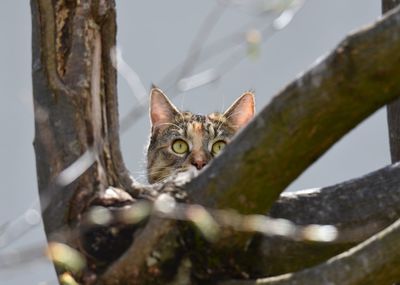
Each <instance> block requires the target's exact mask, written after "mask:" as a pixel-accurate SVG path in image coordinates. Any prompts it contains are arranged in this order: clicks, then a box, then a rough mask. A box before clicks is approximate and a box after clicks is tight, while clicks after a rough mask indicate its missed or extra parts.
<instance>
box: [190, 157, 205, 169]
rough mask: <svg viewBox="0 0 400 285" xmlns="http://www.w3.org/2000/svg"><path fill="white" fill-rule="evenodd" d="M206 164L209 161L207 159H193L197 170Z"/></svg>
mask: <svg viewBox="0 0 400 285" xmlns="http://www.w3.org/2000/svg"><path fill="white" fill-rule="evenodd" d="M206 164H207V162H206V161H205V160H203V159H195V160H192V165H193V166H194V167H196V168H197V170H200V169H202V168H203V167H204V166H206Z"/></svg>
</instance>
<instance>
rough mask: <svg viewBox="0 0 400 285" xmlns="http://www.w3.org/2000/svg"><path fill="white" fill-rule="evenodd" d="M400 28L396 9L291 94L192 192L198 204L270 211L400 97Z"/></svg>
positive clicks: (256, 121) (272, 105)
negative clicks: (303, 175)
mask: <svg viewBox="0 0 400 285" xmlns="http://www.w3.org/2000/svg"><path fill="white" fill-rule="evenodd" d="M399 27H400V12H399V9H395V10H394V11H393V12H391V13H389V14H388V15H387V16H385V17H384V18H382V19H381V20H379V21H378V22H377V23H376V24H374V25H372V26H370V27H368V28H364V29H363V30H361V31H359V32H357V33H354V34H352V35H350V36H349V37H348V38H347V39H345V40H344V41H343V42H342V43H341V44H339V46H338V47H337V48H336V49H335V50H334V51H333V52H332V53H331V54H330V55H329V56H327V57H326V58H325V59H324V60H323V61H322V62H320V63H318V64H317V65H316V66H314V67H313V68H312V69H311V70H309V71H308V72H306V73H305V74H304V75H302V76H301V77H299V78H298V79H297V80H295V81H294V82H292V83H291V84H290V85H289V86H287V87H286V88H285V89H284V90H283V91H282V92H280V94H279V95H278V96H276V97H275V98H274V99H273V100H272V102H271V103H270V104H269V105H268V106H267V107H266V108H264V109H263V110H262V111H261V112H260V113H259V114H258V115H257V116H256V118H255V119H254V120H253V121H252V122H250V124H249V125H248V126H247V127H246V128H245V129H244V130H243V131H241V132H240V133H239V134H238V135H237V136H236V138H235V140H233V141H232V142H231V143H230V144H229V145H228V146H227V147H226V150H225V152H224V153H223V154H222V155H221V156H220V157H218V158H216V159H215V160H214V161H213V163H212V164H211V165H210V167H209V168H207V169H205V171H204V173H202V175H200V176H199V177H197V178H196V179H194V180H193V181H192V182H191V183H190V184H189V185H188V187H187V190H188V191H189V193H190V195H191V198H192V201H193V202H196V203H200V204H202V205H204V206H208V207H214V208H233V209H237V210H238V211H240V212H243V213H262V212H265V211H266V210H268V209H269V208H270V207H271V205H272V203H273V202H274V201H275V200H276V199H277V197H278V196H279V193H280V192H282V191H283V190H284V188H285V187H286V186H287V185H288V184H289V183H290V182H292V181H293V180H294V179H295V178H296V177H297V176H298V175H299V174H301V172H302V171H304V169H306V168H307V167H308V166H309V165H310V164H312V163H313V162H314V161H315V160H316V159H317V158H318V157H319V156H321V155H322V154H323V153H324V152H325V151H326V150H327V149H328V148H329V147H330V146H332V144H334V143H335V142H336V141H337V140H339V139H340V138H341V137H342V136H343V135H344V134H346V133H347V132H348V131H349V130H351V129H352V128H353V127H354V126H356V125H357V124H358V123H359V122H361V121H362V120H363V119H365V118H366V117H367V116H369V115H370V114H372V113H373V112H374V111H376V110H377V109H378V108H380V107H382V106H383V105H384V104H386V103H388V102H390V101H392V100H393V99H395V98H396V96H397V95H399V94H400V64H399V61H400V29H399Z"/></svg>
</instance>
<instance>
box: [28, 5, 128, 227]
mask: <svg viewBox="0 0 400 285" xmlns="http://www.w3.org/2000/svg"><path fill="white" fill-rule="evenodd" d="M89 2H90V1H78V2H76V3H75V2H74V1H64V0H57V1H51V0H32V1H31V8H32V49H33V56H32V76H33V96H34V108H35V142H34V145H35V152H36V166H37V172H38V184H39V192H40V196H41V200H42V207H43V211H44V213H43V219H44V225H45V228H46V232H47V233H48V234H50V233H52V232H54V231H55V230H56V229H58V228H60V227H61V226H63V225H65V224H67V223H69V222H71V221H75V220H76V217H77V216H79V215H80V214H81V213H82V211H83V209H85V208H86V207H87V205H88V204H89V203H90V200H92V199H94V197H96V196H98V195H101V193H102V192H104V189H105V188H106V187H108V186H109V185H113V186H117V187H124V188H126V189H129V188H130V187H131V185H130V184H132V182H130V181H129V180H130V179H129V177H128V175H127V171H126V170H125V168H124V166H123V161H122V158H121V154H120V151H119V136H118V112H117V103H116V102H117V99H116V83H115V82H116V73H115V70H114V68H112V64H111V60H110V54H111V53H112V47H114V46H115V36H116V35H115V25H116V23H115V4H114V2H113V1H93V3H92V4H89ZM90 150H91V151H92V153H94V155H92V156H88V160H90V161H89V165H90V164H92V166H91V167H90V169H89V170H88V171H86V172H85V173H84V174H83V175H81V176H80V177H79V179H77V180H76V181H75V182H73V183H70V184H69V185H67V186H65V187H64V189H61V188H63V187H61V186H62V185H60V183H58V182H59V181H56V178H57V177H58V175H59V174H60V173H61V172H62V171H63V170H64V169H65V168H67V167H68V166H69V165H71V164H72V163H73V162H75V161H76V160H77V159H78V158H79V157H81V155H82V154H84V153H85V152H88V151H90ZM49 199H51V201H52V203H48V200H49ZM55 201H57V202H55ZM47 206H48V207H47Z"/></svg>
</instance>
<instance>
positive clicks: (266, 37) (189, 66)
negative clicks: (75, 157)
mask: <svg viewBox="0 0 400 285" xmlns="http://www.w3.org/2000/svg"><path fill="white" fill-rule="evenodd" d="M287 2H289V1H280V2H278V1H261V0H252V1H230V3H229V5H227V3H228V1H216V0H208V1H176V0H170V1H160V0H159V1H153V0H152V1H150V0H149V1H140V2H139V1H128V0H118V1H117V13H118V49H119V53H120V55H121V57H120V58H119V69H120V71H121V75H120V76H119V96H120V97H119V100H120V116H121V118H123V117H125V116H126V115H127V114H129V112H130V110H131V109H132V108H133V107H135V106H140V104H142V105H143V107H142V108H147V107H145V105H146V103H144V102H145V101H144V100H145V99H146V97H147V92H148V90H149V88H150V86H151V84H152V83H154V84H156V85H158V86H159V87H161V88H162V89H164V90H165V93H166V94H167V95H169V96H170V97H173V102H174V103H175V104H176V106H177V107H178V108H181V109H185V110H191V111H192V112H197V113H209V112H213V111H223V110H224V109H225V108H227V107H228V106H229V105H230V104H231V103H232V102H233V101H234V100H235V99H236V98H237V97H238V96H239V95H240V94H241V93H242V92H244V91H246V90H249V89H253V90H255V91H256V101H257V110H261V109H262V108H263V107H264V106H265V105H266V104H267V103H268V102H269V101H270V100H271V98H272V97H273V96H274V95H275V94H277V92H278V91H279V90H281V89H282V88H284V86H285V85H286V84H288V83H289V82H290V81H291V80H293V79H294V78H295V77H296V76H299V75H300V74H301V73H302V72H304V71H305V70H307V68H309V67H310V66H312V65H313V64H314V63H315V62H316V61H317V60H318V59H321V57H322V56H323V55H325V54H326V53H328V52H329V51H331V50H332V49H333V48H334V47H335V46H336V45H337V44H338V43H339V42H340V40H341V39H343V38H344V37H345V36H346V35H347V34H349V33H351V32H352V31H354V30H356V29H358V28H360V27H362V26H364V25H366V24H368V23H371V22H373V21H374V20H376V19H377V18H378V17H379V15H380V1H377V0H350V1H348V0H347V1H346V0H336V1H317V0H308V1H306V2H305V3H304V6H303V7H302V8H301V9H300V10H299V11H298V12H297V14H296V15H295V16H294V18H293V19H292V21H291V22H290V23H289V24H288V25H287V26H285V24H286V23H287V22H288V21H289V20H291V17H290V16H291V14H290V13H289V14H286V16H285V17H281V18H278V19H280V20H279V21H276V19H277V17H278V16H279V15H280V13H279V12H266V11H265V10H266V9H268V8H270V7H271V5H280V4H282V3H283V4H285V3H287ZM260 4H263V5H262V7H261V6H260ZM2 5H3V6H2V9H0V31H1V34H2V38H3V40H2V44H1V45H0V58H1V59H0V62H1V65H0V92H1V94H2V95H1V98H2V102H1V104H0V118H1V120H0V133H1V134H2V135H1V140H0V157H1V160H0V178H1V181H2V187H1V188H0V194H1V196H0V197H1V198H0V225H1V224H3V223H5V222H7V221H18V219H19V221H20V220H21V219H22V220H27V221H28V222H32V223H36V221H37V216H35V213H34V212H30V213H28V215H26V213H25V211H26V210H27V209H29V208H30V207H31V206H32V205H33V204H34V203H35V201H37V185H36V173H35V157H34V151H33V146H32V141H33V135H34V129H33V126H34V122H33V107H32V98H31V96H32V94H31V90H32V87H31V68H30V65H31V46H30V37H31V35H30V33H31V19H30V6H29V1H12V0H7V1H3V2H2ZM268 5H270V6H268ZM275 7H276V6H275ZM274 20H275V21H274ZM271 25H272V26H271ZM284 26H285V27H284ZM283 27H284V28H283ZM281 28H282V29H281ZM231 35H234V36H231ZM221 39H222V40H221ZM199 51H202V53H201V54H200V56H199V57H198V60H193V58H196V57H197V55H198V52H199ZM187 58H189V60H186V59H187ZM182 63H184V64H183V66H182ZM177 66H178V68H177ZM182 74H184V75H185V77H189V78H186V80H179V78H180V75H182ZM194 75H196V76H194ZM126 78H127V79H128V80H126ZM189 79H190V80H189ZM204 81H212V82H211V83H210V84H206V85H202V84H203V83H204ZM135 82H136V83H135ZM138 82H141V83H138ZM176 83H179V84H176ZM197 85H201V86H199V87H197V88H196V86H197ZM132 86H133V89H134V90H132ZM185 90H187V91H186V92H182V91H185ZM146 112H147V111H146ZM146 112H144V115H143V116H142V117H140V119H137V120H135V122H132V121H129V122H128V124H127V125H128V126H129V128H126V129H125V130H124V132H123V134H121V143H122V149H123V154H124V158H125V163H126V164H127V166H128V168H129V169H130V170H131V171H132V173H133V175H134V176H135V177H136V178H138V179H139V180H141V181H142V182H145V181H146V179H145V171H144V168H145V160H144V158H145V156H144V155H145V148H146V144H147V140H148V136H149V128H150V126H149V119H148V115H147V113H146ZM124 126H126V125H124ZM389 163H390V156H389V147H388V137H387V126H386V111H385V110H384V109H382V110H379V111H378V112H377V113H375V114H374V115H373V116H371V117H370V118H368V119H367V120H366V121H364V122H363V123H362V124H361V125H359V126H358V127H357V128H355V129H354V130H353V131H352V132H351V133H349V134H348V135H346V136H345V137H344V138H343V139H342V140H341V141H339V142H338V143H337V144H336V145H334V147H332V149H331V150H329V151H328V152H327V153H326V154H325V155H324V156H323V157H322V158H321V159H319V160H318V161H317V162H316V163H315V164H314V165H313V166H311V167H310V168H309V169H308V170H307V171H306V172H305V173H303V174H302V175H301V176H300V177H299V178H298V179H297V180H296V181H295V182H293V183H292V185H290V187H289V188H288V189H287V191H295V190H301V189H307V188H315V187H321V186H327V185H331V184H334V183H337V182H341V181H343V180H347V179H349V178H352V177H357V176H360V175H363V174H366V173H368V172H370V171H373V170H375V169H377V168H380V167H383V166H384V165H387V164H389ZM21 215H22V216H21ZM4 236H5V235H4V234H3V235H2V229H1V228H0V260H2V257H1V256H2V255H4V254H9V253H12V252H14V253H21V254H20V255H18V254H16V255H13V258H14V259H13V260H8V262H10V263H13V262H17V264H18V265H17V266H10V267H6V266H3V267H1V266H0V284H9V285H13V284H27V282H29V284H41V285H44V284H56V276H55V274H54V270H53V268H52V265H51V264H50V263H49V262H47V261H46V260H45V259H44V258H43V259H35V260H34V261H33V262H26V261H27V256H25V254H24V253H25V251H24V250H23V249H24V248H34V247H36V248H39V247H40V246H43V245H44V233H43V228H42V226H41V225H40V224H38V225H37V226H35V227H34V228H33V229H32V230H30V231H29V233H28V234H26V235H23V236H22V235H21V237H20V238H18V237H13V243H12V244H8V243H5V242H4ZM0 264H3V265H4V264H5V263H4V260H2V262H0Z"/></svg>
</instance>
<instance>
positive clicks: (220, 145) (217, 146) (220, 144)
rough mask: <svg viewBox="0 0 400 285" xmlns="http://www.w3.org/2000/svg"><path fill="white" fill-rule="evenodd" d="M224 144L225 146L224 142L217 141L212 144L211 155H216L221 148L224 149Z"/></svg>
mask: <svg viewBox="0 0 400 285" xmlns="http://www.w3.org/2000/svg"><path fill="white" fill-rule="evenodd" d="M225 146H226V142H224V141H217V142H215V143H214V144H213V145H212V147H211V152H212V153H213V155H217V154H218V153H220V152H221V150H223V149H224V147H225Z"/></svg>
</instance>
